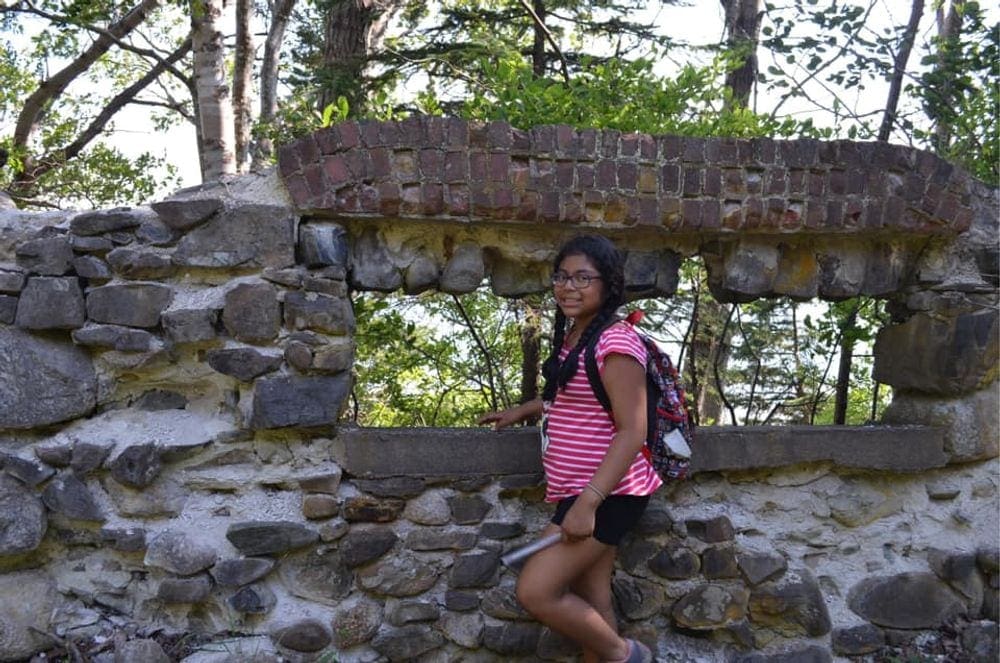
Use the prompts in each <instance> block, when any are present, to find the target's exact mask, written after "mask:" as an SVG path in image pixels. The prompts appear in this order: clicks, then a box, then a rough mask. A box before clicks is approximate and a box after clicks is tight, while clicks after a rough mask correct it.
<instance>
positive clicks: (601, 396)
mask: <svg viewBox="0 0 1000 663" xmlns="http://www.w3.org/2000/svg"><path fill="white" fill-rule="evenodd" d="M617 322H621V320H618V319H617V318H616V319H615V320H612V321H611V322H610V323H609V324H607V325H606V326H605V327H604V328H603V329H601V331H600V332H598V333H597V334H594V338H593V339H591V341H590V343H587V347H586V348H584V350H583V365H584V368H586V370H587V381H588V382H590V388H591V390H593V392H594V397H595V398H597V402H598V403H600V404H601V407H603V408H604V410H605V412H608V413H609V414H610V413H611V398H610V397H609V396H608V390H607V389H605V388H604V383H603V382H602V381H601V372H600V371H599V370H598V369H597V342H598V341H599V340H600V339H601V334H603V333H604V331H605V330H606V329H608V327H610V326H611V325H613V324H615V323H617Z"/></svg>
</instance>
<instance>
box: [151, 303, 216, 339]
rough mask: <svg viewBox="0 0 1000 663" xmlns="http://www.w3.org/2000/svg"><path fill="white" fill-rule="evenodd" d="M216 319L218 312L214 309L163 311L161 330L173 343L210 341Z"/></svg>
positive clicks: (213, 334) (213, 333)
mask: <svg viewBox="0 0 1000 663" xmlns="http://www.w3.org/2000/svg"><path fill="white" fill-rule="evenodd" d="M218 319H219V312H218V311H217V310H215V309H175V310H170V311H164V313H163V314H162V316H161V320H162V322H163V329H164V330H165V331H166V332H167V336H168V337H169V338H170V340H171V341H173V342H174V343H198V342H200V341H210V340H212V339H213V338H215V336H216V333H215V323H216V321H218Z"/></svg>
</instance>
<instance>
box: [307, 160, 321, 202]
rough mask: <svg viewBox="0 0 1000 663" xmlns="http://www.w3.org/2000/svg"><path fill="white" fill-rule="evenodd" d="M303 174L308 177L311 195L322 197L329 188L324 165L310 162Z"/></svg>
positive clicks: (312, 196)
mask: <svg viewBox="0 0 1000 663" xmlns="http://www.w3.org/2000/svg"><path fill="white" fill-rule="evenodd" d="M302 175H303V176H304V177H305V179H306V186H307V187H308V188H309V196H310V197H311V198H322V196H323V194H324V193H325V192H326V189H327V186H326V180H325V179H324V178H323V167H322V166H320V165H319V164H315V163H312V164H309V165H308V166H306V167H305V168H304V169H303V170H302Z"/></svg>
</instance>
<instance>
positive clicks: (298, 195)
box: [284, 173, 311, 208]
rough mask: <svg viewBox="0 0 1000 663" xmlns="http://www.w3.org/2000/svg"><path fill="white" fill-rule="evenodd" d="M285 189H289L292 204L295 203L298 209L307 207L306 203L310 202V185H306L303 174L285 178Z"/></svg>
mask: <svg viewBox="0 0 1000 663" xmlns="http://www.w3.org/2000/svg"><path fill="white" fill-rule="evenodd" d="M284 182H285V188H286V189H288V195H289V196H291V198H292V202H293V203H295V206H296V207H299V208H302V207H306V202H307V201H308V200H309V197H310V195H311V194H310V193H309V185H308V184H307V183H306V178H305V176H303V175H302V174H301V173H296V174H294V175H290V176H288V177H286V178H284Z"/></svg>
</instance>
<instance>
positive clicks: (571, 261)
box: [552, 255, 604, 325]
mask: <svg viewBox="0 0 1000 663" xmlns="http://www.w3.org/2000/svg"><path fill="white" fill-rule="evenodd" d="M552 289H553V291H554V293H555V297H556V304H557V305H558V306H559V308H560V309H562V312H563V315H565V316H566V317H567V318H572V319H573V320H574V322H575V323H576V324H578V325H579V324H584V325H586V324H588V323H589V322H590V320H592V319H593V317H594V316H595V315H597V313H598V311H600V310H601V304H602V302H603V301H604V283H603V281H602V280H601V273H600V272H599V271H597V268H596V267H594V263H592V262H591V261H590V259H589V258H588V257H587V256H584V255H570V256H566V257H565V258H563V260H562V262H560V263H559V268H558V269H557V270H556V271H555V273H554V274H553V278H552Z"/></svg>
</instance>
